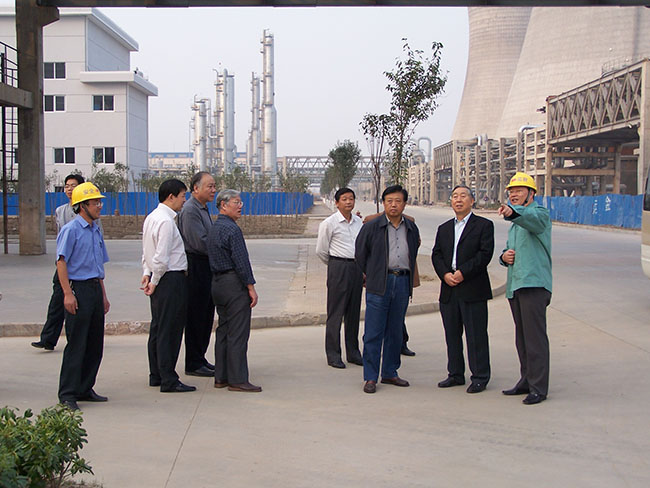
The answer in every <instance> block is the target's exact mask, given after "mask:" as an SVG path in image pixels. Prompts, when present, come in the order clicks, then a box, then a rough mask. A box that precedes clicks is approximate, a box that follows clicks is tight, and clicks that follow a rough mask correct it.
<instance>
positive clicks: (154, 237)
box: [141, 171, 262, 393]
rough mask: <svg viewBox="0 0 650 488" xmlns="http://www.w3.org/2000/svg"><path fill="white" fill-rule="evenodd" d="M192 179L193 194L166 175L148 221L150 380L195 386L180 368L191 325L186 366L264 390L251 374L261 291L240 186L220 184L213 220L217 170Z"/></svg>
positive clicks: (218, 382) (170, 386) (164, 388)
mask: <svg viewBox="0 0 650 488" xmlns="http://www.w3.org/2000/svg"><path fill="white" fill-rule="evenodd" d="M190 186H191V197H190V198H189V200H188V201H187V202H186V200H185V193H186V191H187V187H186V186H185V184H184V183H183V182H182V181H180V180H177V179H169V180H166V181H164V182H163V183H162V184H161V185H160V189H159V191H158V200H159V202H160V203H159V204H158V207H157V208H156V209H155V210H154V211H153V212H151V213H150V214H149V215H148V216H147V218H146V219H145V221H144V225H143V230H142V248H143V253H142V269H143V275H142V283H141V285H142V289H143V290H144V293H145V295H147V296H149V298H150V301H151V326H150V329H149V341H148V352H149V385H150V386H154V387H160V391H161V392H168V393H184V392H190V391H195V390H196V388H195V387H194V386H190V385H186V384H184V383H182V382H181V381H180V379H179V376H178V374H177V373H176V362H177V360H178V355H179V352H180V347H181V341H182V337H183V332H185V374H187V375H190V376H206V377H213V378H214V386H215V388H225V387H227V388H228V390H230V391H241V392H260V391H262V388H261V387H259V386H256V385H253V384H251V383H250V382H249V380H248V379H249V378H248V361H247V350H248V338H249V335H250V321H251V309H252V308H253V307H255V305H256V304H257V292H256V291H255V278H254V277H253V271H252V269H251V265H250V260H249V257H248V251H247V249H246V243H245V242H244V236H243V233H242V231H241V229H240V228H239V227H238V226H237V224H236V221H237V220H238V219H239V218H240V217H241V210H242V206H243V204H242V200H241V196H240V194H239V192H237V191H235V190H223V191H220V192H219V194H218V196H217V209H218V210H219V215H218V216H217V219H216V220H215V221H214V222H213V220H212V217H211V216H210V213H209V210H208V207H207V203H208V202H211V201H212V200H213V199H214V195H215V193H216V185H215V181H214V178H213V177H212V176H211V175H210V174H209V173H207V172H203V171H201V172H199V173H197V174H196V175H194V177H193V178H192V181H191V183H190ZM177 215H178V222H176V217H177ZM215 306H216V308H217V313H218V315H219V324H218V327H217V331H216V345H215V363H214V365H213V364H211V363H210V362H209V361H208V360H207V359H206V357H205V354H206V351H207V349H208V344H209V342H210V336H211V333H212V325H213V322H214V309H215Z"/></svg>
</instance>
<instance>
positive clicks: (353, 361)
mask: <svg viewBox="0 0 650 488" xmlns="http://www.w3.org/2000/svg"><path fill="white" fill-rule="evenodd" d="M348 363H351V364H356V365H357V366H363V359H361V357H352V358H348Z"/></svg>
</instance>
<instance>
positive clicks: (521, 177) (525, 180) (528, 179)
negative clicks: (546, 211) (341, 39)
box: [77, 171, 537, 193]
mask: <svg viewBox="0 0 650 488" xmlns="http://www.w3.org/2000/svg"><path fill="white" fill-rule="evenodd" d="M515 186H525V187H526V188H531V189H532V190H534V191H535V193H537V186H536V185H535V180H534V179H533V177H532V176H529V175H527V174H526V173H522V172H521V171H517V172H516V173H515V175H514V176H513V177H512V178H510V183H508V186H506V190H507V189H508V188H512V187H515ZM77 188H79V187H77Z"/></svg>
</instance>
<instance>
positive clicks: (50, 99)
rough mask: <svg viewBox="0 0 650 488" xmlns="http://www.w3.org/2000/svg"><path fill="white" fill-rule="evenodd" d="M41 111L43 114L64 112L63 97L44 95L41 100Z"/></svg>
mask: <svg viewBox="0 0 650 488" xmlns="http://www.w3.org/2000/svg"><path fill="white" fill-rule="evenodd" d="M43 111H45V112H63V111H65V96H63V95H45V96H44V100H43Z"/></svg>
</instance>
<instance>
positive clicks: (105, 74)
mask: <svg viewBox="0 0 650 488" xmlns="http://www.w3.org/2000/svg"><path fill="white" fill-rule="evenodd" d="M79 81H81V82H82V83H88V84H99V83H126V84H128V85H129V86H131V87H133V88H135V89H136V90H140V91H141V92H143V93H144V94H145V95H147V96H150V97H157V96H158V87H157V86H156V85H154V84H153V83H151V82H150V81H149V80H145V79H144V78H143V77H142V76H140V75H139V74H137V73H136V72H135V71H82V72H80V73H79Z"/></svg>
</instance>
